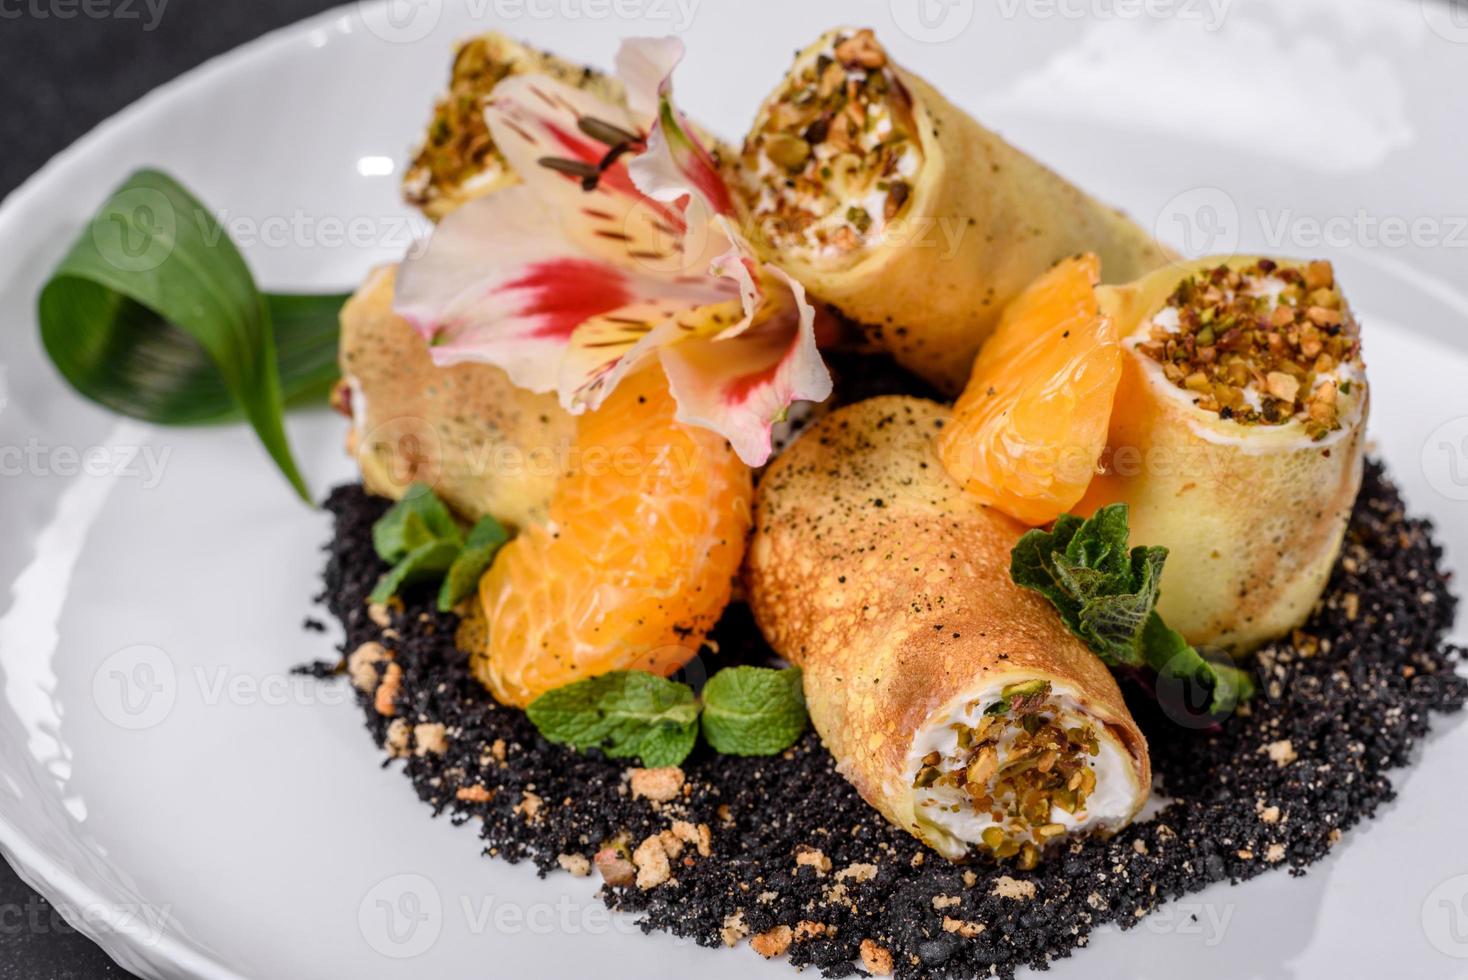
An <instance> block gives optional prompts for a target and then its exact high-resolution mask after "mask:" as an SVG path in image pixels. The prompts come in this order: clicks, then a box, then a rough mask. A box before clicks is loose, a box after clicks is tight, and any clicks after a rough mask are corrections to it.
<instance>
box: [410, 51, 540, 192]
mask: <svg viewBox="0 0 1468 980" xmlns="http://www.w3.org/2000/svg"><path fill="white" fill-rule="evenodd" d="M496 54H497V51H496V49H495V47H494V46H493V45H492V44H491V43H490V41H489V39H487V38H482V37H478V38H473V39H472V40H469V41H466V42H465V43H464V45H463V46H462V47H461V48H459V52H458V54H457V55H456V56H455V57H454V69H453V74H452V77H451V78H450V81H449V90H448V92H447V93H446V94H445V95H444V96H443V98H441V99H439V100H438V103H437V105H435V106H434V108H433V119H432V120H431V121H430V122H429V124H428V134H427V136H426V137H425V139H424V141H423V145H422V147H420V148H419V150H418V155H417V156H416V157H415V158H414V159H413V163H412V165H411V167H409V169H408V173H407V176H406V177H405V178H404V181H403V190H404V194H405V195H406V197H407V199H408V201H409V203H411V204H416V205H418V206H420V207H421V206H423V205H425V204H427V203H428V202H429V201H432V200H433V199H435V198H437V197H440V196H442V195H443V194H445V193H448V192H451V191H452V190H453V189H454V188H457V187H460V186H461V185H463V184H464V183H466V182H467V181H468V180H469V179H470V178H472V177H474V176H476V175H478V174H481V173H483V172H485V171H486V170H494V171H496V172H498V171H500V170H502V169H503V168H504V167H505V165H506V164H505V160H504V157H502V156H501V155H500V152H499V150H498V149H496V148H495V145H494V139H493V138H492V137H491V136H490V133H489V125H488V124H487V123H486V122H485V121H484V107H485V105H486V103H487V102H488V101H489V94H490V92H491V91H493V90H494V87H495V86H496V85H498V84H499V83H500V82H501V81H503V80H504V79H506V78H508V77H509V76H510V75H512V74H514V73H515V62H514V60H506V59H503V58H500V57H496Z"/></svg>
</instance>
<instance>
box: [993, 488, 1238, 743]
mask: <svg viewBox="0 0 1468 980" xmlns="http://www.w3.org/2000/svg"><path fill="white" fill-rule="evenodd" d="M1129 536H1130V532H1129V529H1128V526H1127V506H1126V504H1111V505H1109V506H1106V507H1102V508H1101V509H1100V510H1098V511H1096V513H1095V514H1094V515H1093V516H1091V517H1090V518H1087V519H1085V520H1082V519H1081V518H1079V517H1076V516H1075V515H1074V514H1062V515H1061V516H1060V517H1059V518H1057V519H1056V521H1055V525H1054V527H1053V528H1052V529H1051V530H1049V531H1041V530H1033V531H1028V532H1026V533H1025V535H1024V537H1022V538H1020V540H1019V543H1018V544H1016V545H1015V546H1014V550H1013V551H1012V552H1011V553H1010V562H1009V574H1010V578H1012V579H1014V582H1015V584H1016V585H1019V586H1021V587H1022V588H1026V589H1030V590H1031V591H1034V592H1038V593H1040V594H1041V595H1043V596H1044V597H1045V598H1046V599H1048V600H1050V604H1051V605H1053V606H1054V607H1055V610H1056V612H1058V613H1059V614H1060V619H1061V622H1063V623H1065V625H1066V628H1067V629H1069V630H1070V631H1071V632H1072V633H1074V634H1075V635H1076V636H1078V637H1080V639H1082V640H1083V641H1085V644H1086V646H1087V647H1089V648H1090V649H1091V652H1093V653H1095V654H1096V656H1098V657H1100V658H1101V660H1102V661H1103V662H1104V663H1106V664H1107V665H1108V666H1111V667H1142V666H1147V667H1151V668H1152V669H1153V670H1155V671H1156V672H1157V674H1158V676H1159V677H1162V678H1168V679H1175V680H1179V681H1183V682H1190V683H1195V684H1199V685H1202V686H1203V687H1204V689H1205V690H1207V691H1208V692H1209V696H1210V699H1211V707H1210V713H1216V714H1226V713H1228V712H1229V711H1232V710H1233V708H1234V707H1235V706H1236V705H1237V704H1239V703H1240V702H1242V701H1244V700H1247V699H1248V698H1249V697H1251V696H1252V695H1253V693H1254V685H1253V682H1252V680H1251V679H1250V678H1249V676H1248V674H1247V673H1245V672H1244V671H1241V670H1239V669H1238V668H1237V667H1235V666H1233V664H1232V663H1231V662H1229V663H1225V662H1223V661H1222V660H1214V659H1210V658H1208V657H1205V656H1203V655H1202V654H1200V653H1199V652H1198V651H1197V650H1195V649H1194V648H1193V647H1192V646H1190V645H1189V644H1188V641H1187V640H1185V639H1184V638H1183V636H1182V634H1181V633H1178V632H1177V631H1176V630H1174V629H1172V628H1170V627H1169V626H1168V625H1167V624H1166V623H1164V622H1163V621H1162V617H1161V616H1159V615H1158V614H1157V611H1156V606H1157V597H1158V595H1159V589H1160V587H1161V583H1162V568H1163V565H1164V563H1165V562H1166V560H1167V549H1166V548H1159V547H1136V548H1132V549H1131V550H1130V551H1128V550H1127V544H1128V538H1129Z"/></svg>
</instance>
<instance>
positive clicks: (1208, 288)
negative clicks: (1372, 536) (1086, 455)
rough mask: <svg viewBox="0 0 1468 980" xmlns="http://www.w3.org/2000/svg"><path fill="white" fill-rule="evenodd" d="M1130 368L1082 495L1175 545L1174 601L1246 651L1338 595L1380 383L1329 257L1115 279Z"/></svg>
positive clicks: (1139, 536) (1231, 262) (1191, 624)
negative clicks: (1327, 593) (1373, 391)
mask: <svg viewBox="0 0 1468 980" xmlns="http://www.w3.org/2000/svg"><path fill="white" fill-rule="evenodd" d="M1097 295H1098V300H1099V302H1100V307H1101V311H1102V313H1103V314H1105V315H1108V316H1112V317H1114V318H1115V319H1116V321H1117V324H1118V327H1119V333H1120V335H1121V336H1122V337H1123V338H1124V340H1123V346H1124V348H1125V350H1126V356H1125V367H1124V369H1123V373H1122V380H1121V383H1120V384H1119V385H1118V389H1117V400H1116V404H1115V407H1114V409H1113V411H1112V416H1111V426H1110V431H1109V433H1108V438H1107V441H1108V446H1107V452H1106V455H1105V457H1104V458H1103V459H1102V461H1101V463H1102V467H1103V469H1104V473H1103V474H1102V475H1101V476H1099V477H1097V478H1096V480H1095V481H1093V483H1092V484H1091V486H1090V488H1089V489H1088V490H1087V492H1086V496H1085V497H1084V498H1083V499H1082V501H1081V503H1080V505H1079V507H1078V508H1077V509H1078V511H1079V512H1081V513H1091V512H1092V511H1093V510H1094V509H1095V508H1097V507H1100V506H1102V505H1103V504H1108V503H1115V502H1118V501H1119V502H1123V503H1126V504H1128V505H1129V510H1130V518H1131V537H1132V542H1133V543H1134V544H1147V545H1164V546H1166V547H1167V548H1168V549H1169V554H1168V558H1167V565H1166V568H1165V570H1164V572H1163V576H1162V597H1161V600H1160V601H1159V603H1158V611H1159V612H1160V613H1161V614H1162V617H1163V619H1165V620H1166V621H1167V624H1168V625H1169V626H1171V627H1172V628H1174V629H1176V630H1178V631H1179V632H1181V633H1182V634H1183V635H1184V636H1185V637H1187V639H1188V640H1189V642H1191V643H1193V644H1195V645H1201V644H1208V645H1216V646H1222V647H1227V648H1230V649H1232V650H1234V651H1236V652H1245V651H1247V650H1249V649H1251V648H1253V647H1256V646H1258V645H1259V644H1260V643H1262V642H1265V641H1267V640H1269V639H1272V638H1275V637H1278V636H1281V635H1283V634H1285V633H1288V632H1289V631H1290V630H1291V629H1293V628H1295V627H1297V626H1299V625H1300V624H1301V623H1302V622H1304V620H1305V618H1306V617H1307V616H1308V615H1309V613H1310V610H1311V608H1312V607H1313V606H1314V604H1315V602H1316V600H1318V599H1319V598H1320V594H1321V592H1322V591H1323V590H1324V588H1325V584H1326V580H1327V579H1328V578H1329V576H1330V570H1331V567H1332V566H1333V565H1334V563H1335V559H1336V556H1337V554H1338V553H1339V551H1340V545H1341V539H1342V537H1343V535H1344V534H1345V529H1346V522H1347V520H1348V518H1349V517H1350V514H1351V506H1352V504H1353V503H1354V502H1355V499H1356V493H1357V491H1358V490H1359V489H1360V487H1361V473H1362V456H1363V452H1364V442H1365V429H1366V417H1367V413H1368V407H1369V406H1368V403H1369V389H1368V387H1367V384H1366V376H1365V365H1364V363H1363V362H1362V360H1361V350H1360V329H1359V327H1358V325H1357V323H1356V320H1355V318H1354V317H1353V316H1352V314H1351V310H1350V307H1349V305H1348V304H1347V303H1346V301H1345V299H1344V297H1343V296H1342V295H1341V292H1340V290H1339V288H1338V287H1337V285H1336V282H1335V275H1334V272H1333V270H1332V269H1331V266H1330V263H1328V262H1295V261H1289V260H1285V259H1267V258H1260V257H1257V256H1239V257H1234V258H1229V259H1201V260H1199V261H1196V262H1188V263H1181V264H1178V265H1176V266H1172V267H1169V268H1167V269H1161V270H1158V271H1157V272H1155V273H1152V274H1151V275H1149V276H1147V277H1146V278H1144V279H1142V280H1140V281H1138V282H1135V283H1132V284H1130V285H1127V286H1122V287H1115V288H1107V287H1102V288H1100V289H1099V290H1098V291H1097Z"/></svg>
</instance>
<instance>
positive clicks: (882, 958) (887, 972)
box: [861, 939, 892, 977]
mask: <svg viewBox="0 0 1468 980" xmlns="http://www.w3.org/2000/svg"><path fill="white" fill-rule="evenodd" d="M861 965H862V966H864V967H866V970H867V972H868V973H871V974H874V975H876V976H879V977H887V976H891V975H892V954H891V952H889V951H888V950H887V949H886V948H885V947H883V946H878V945H877V944H876V943H874V942H872V941H871V940H870V939H863V940H862V941H861Z"/></svg>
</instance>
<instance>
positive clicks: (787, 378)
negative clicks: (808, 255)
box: [659, 267, 831, 466]
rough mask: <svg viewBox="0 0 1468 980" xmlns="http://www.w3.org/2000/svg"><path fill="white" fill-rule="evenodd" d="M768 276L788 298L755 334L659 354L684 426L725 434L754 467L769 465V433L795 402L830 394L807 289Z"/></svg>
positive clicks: (709, 339) (702, 339)
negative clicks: (806, 294) (694, 426)
mask: <svg viewBox="0 0 1468 980" xmlns="http://www.w3.org/2000/svg"><path fill="white" fill-rule="evenodd" d="M766 271H767V272H768V274H769V277H770V280H771V284H772V285H774V286H777V287H778V288H779V290H780V293H781V295H780V297H779V299H778V300H776V299H774V297H773V296H772V298H771V301H770V302H769V303H768V304H767V307H768V308H767V309H766V310H765V311H763V312H762V315H761V316H759V317H758V318H757V319H756V320H755V322H754V323H753V324H752V325H751V326H749V327H748V329H746V330H744V331H743V332H742V333H740V334H738V335H737V336H734V337H726V338H725V339H722V340H720V339H716V337H715V336H713V335H704V336H698V337H689V338H686V339H683V340H680V341H679V342H677V343H674V344H670V345H667V346H664V347H662V348H661V350H660V351H659V356H660V359H661V361H662V365H663V371H664V372H665V373H666V374H667V376H668V385H669V388H670V389H671V391H672V393H673V397H674V398H675V399H676V400H677V402H678V414H677V418H678V420H679V421H681V422H686V423H688V424H690V425H699V426H703V427H704V428H708V429H712V430H714V431H715V432H718V433H720V434H721V435H723V436H724V437H726V438H727V439H728V440H729V442H730V443H731V444H733V446H734V451H735V452H736V453H738V454H739V458H740V459H742V460H744V462H746V463H748V464H749V465H750V466H762V465H764V463H765V462H766V461H767V460H768V459H769V456H770V428H771V426H772V425H773V424H774V423H775V422H777V421H779V420H780V419H782V418H783V417H784V416H785V413H786V411H787V410H788V409H789V407H790V405H791V404H792V403H793V402H797V401H823V400H825V399H826V398H827V397H828V396H829V395H830V394H831V374H830V372H829V371H828V370H826V365H825V364H824V363H823V362H822V361H821V355H820V352H819V350H817V348H816V339H815V330H814V320H815V310H814V308H813V307H812V306H811V305H810V303H809V302H807V301H806V298H805V290H804V289H803V288H802V287H801V286H800V284H799V283H797V282H795V281H794V280H793V279H791V278H790V277H789V276H787V275H785V273H783V272H781V271H780V270H779V269H776V268H773V267H767V270H766Z"/></svg>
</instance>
